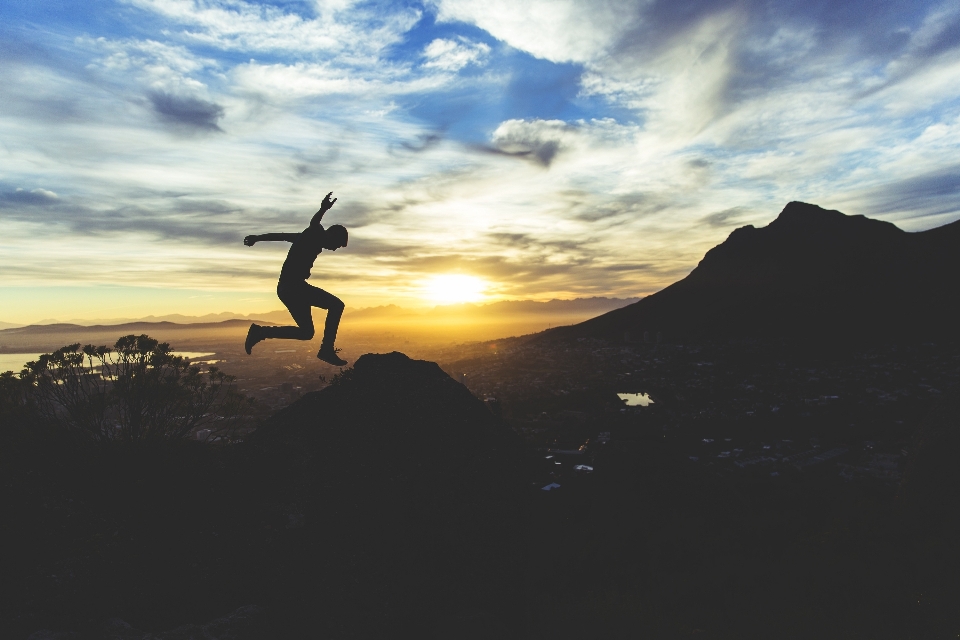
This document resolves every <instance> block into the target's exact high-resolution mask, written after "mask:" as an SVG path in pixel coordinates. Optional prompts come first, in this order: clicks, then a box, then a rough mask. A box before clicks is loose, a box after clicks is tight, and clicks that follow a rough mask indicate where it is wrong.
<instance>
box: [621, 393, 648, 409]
mask: <svg viewBox="0 0 960 640" xmlns="http://www.w3.org/2000/svg"><path fill="white" fill-rule="evenodd" d="M617 397H618V398H620V399H621V400H623V401H624V403H625V404H626V405H627V406H628V407H646V406H647V405H651V404H653V398H651V397H650V395H649V394H646V393H618V394H617Z"/></svg>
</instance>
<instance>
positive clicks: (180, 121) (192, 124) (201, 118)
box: [147, 91, 224, 133]
mask: <svg viewBox="0 0 960 640" xmlns="http://www.w3.org/2000/svg"><path fill="white" fill-rule="evenodd" d="M147 98H149V100H150V103H151V104H152V105H153V109H154V111H155V112H156V113H157V115H158V116H160V119H161V120H163V121H164V122H167V123H169V124H173V125H182V126H185V127H188V128H191V129H198V130H201V131H219V132H221V133H222V132H223V129H221V128H220V127H219V126H218V125H217V121H218V120H220V118H222V117H223V113H224V111H223V107H222V106H220V105H219V104H216V103H214V102H208V101H206V100H201V99H200V98H193V97H189V96H187V97H182V96H176V95H173V94H170V93H166V92H164V91H153V92H150V93H149V94H147Z"/></svg>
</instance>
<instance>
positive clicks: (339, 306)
mask: <svg viewBox="0 0 960 640" xmlns="http://www.w3.org/2000/svg"><path fill="white" fill-rule="evenodd" d="M308 286H309V285H308ZM310 304H311V305H313V306H314V307H319V308H321V309H326V310H327V319H326V321H325V322H324V325H323V342H322V343H321V345H320V351H319V352H317V357H318V358H320V359H321V360H323V361H324V362H329V363H330V364H333V365H337V366H340V367H342V366H343V365H345V364H347V361H346V360H343V359H342V358H340V356H338V355H337V352H336V350H335V349H334V347H333V344H334V342H335V341H336V339H337V329H338V328H339V327H340V318H341V316H343V307H344V305H343V302H342V301H341V300H340V298H338V297H337V296H335V295H333V294H332V293H330V292H328V291H324V290H323V289H320V288H317V287H313V286H310Z"/></svg>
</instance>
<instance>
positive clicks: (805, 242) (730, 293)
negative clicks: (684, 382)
mask: <svg viewBox="0 0 960 640" xmlns="http://www.w3.org/2000/svg"><path fill="white" fill-rule="evenodd" d="M957 326H960V221H958V222H954V223H952V224H948V225H945V226H943V227H939V228H936V229H930V230H928V231H923V232H919V233H907V232H904V231H902V230H901V229H899V228H897V227H896V226H894V225H892V224H890V223H889V222H882V221H879V220H872V219H869V218H865V217H863V216H847V215H844V214H843V213H841V212H839V211H828V210H825V209H821V208H820V207H818V206H816V205H812V204H805V203H802V202H791V203H790V204H788V205H787V206H786V207H785V208H784V209H783V211H782V212H781V213H780V215H779V217H778V218H777V219H776V220H774V221H773V222H772V223H770V224H769V225H767V226H766V227H762V228H755V227H753V226H746V227H741V228H739V229H737V230H736V231H734V232H733V233H731V234H730V237H729V238H727V240H726V241H725V242H723V243H722V244H720V245H718V246H716V247H714V248H713V249H711V250H710V251H708V252H707V254H706V255H705V256H704V258H703V260H702V261H701V262H700V264H699V265H698V266H697V268H696V269H694V270H693V271H692V272H691V273H690V275H688V276H687V277H686V278H684V279H683V280H680V281H679V282H676V283H674V284H672V285H670V286H669V287H667V288H666V289H663V290H662V291H659V292H657V293H655V294H653V295H651V296H648V297H646V298H644V299H642V300H640V301H639V302H637V303H634V304H632V305H629V306H626V307H623V308H622V309H617V310H615V311H611V312H609V313H606V314H604V315H602V316H599V317H597V318H593V319H591V320H587V321H586V322H583V323H580V324H578V325H574V326H572V327H561V328H557V329H554V330H552V331H549V332H547V336H549V337H552V338H561V337H563V338H569V337H597V338H605V339H616V340H622V339H624V337H625V336H626V337H628V338H629V337H631V336H632V337H639V336H642V334H643V333H644V332H648V333H649V334H650V335H651V336H655V334H656V333H658V332H659V333H662V334H663V337H664V338H666V339H671V340H686V339H691V338H693V339H696V338H706V339H717V338H719V339H725V338H776V339H780V338H790V339H800V340H804V339H824V338H825V339H830V338H837V339H844V340H847V339H851V338H854V339H865V340H874V339H891V338H892V339H894V340H914V339H917V340H924V339H928V338H937V337H942V336H945V335H950V334H952V333H953V332H955V328H956V327H957ZM627 332H629V334H630V336H627Z"/></svg>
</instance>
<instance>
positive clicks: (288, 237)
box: [243, 233, 300, 247]
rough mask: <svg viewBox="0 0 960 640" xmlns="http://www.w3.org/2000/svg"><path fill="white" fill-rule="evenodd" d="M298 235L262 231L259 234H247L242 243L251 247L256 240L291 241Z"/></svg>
mask: <svg viewBox="0 0 960 640" xmlns="http://www.w3.org/2000/svg"><path fill="white" fill-rule="evenodd" d="M299 236H300V234H299V233H264V234H261V235H259V236H247V237H246V238H244V239H243V244H245V245H247V246H248V247H252V246H253V245H255V244H257V243H258V242H293V241H294V240H296V239H297V238H298V237H299Z"/></svg>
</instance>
